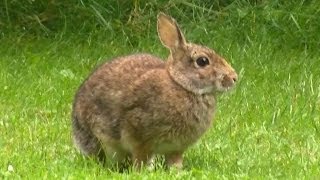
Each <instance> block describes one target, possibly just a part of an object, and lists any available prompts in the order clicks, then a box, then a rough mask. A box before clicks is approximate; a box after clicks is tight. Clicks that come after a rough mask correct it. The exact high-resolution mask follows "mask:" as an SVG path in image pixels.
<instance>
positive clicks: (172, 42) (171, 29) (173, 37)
mask: <svg viewBox="0 0 320 180" xmlns="http://www.w3.org/2000/svg"><path fill="white" fill-rule="evenodd" d="M158 35H159V38H160V40H161V42H162V44H163V45H164V46H166V47H167V48H169V49H170V50H171V51H175V50H177V49H179V48H183V47H184V46H185V45H186V40H185V38H184V36H183V34H182V32H181V30H180V28H179V26H178V24H177V23H176V21H175V20H174V19H173V18H171V17H170V16H168V15H165V14H164V13H159V14H158Z"/></svg>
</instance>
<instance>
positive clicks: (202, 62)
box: [196, 57, 209, 67]
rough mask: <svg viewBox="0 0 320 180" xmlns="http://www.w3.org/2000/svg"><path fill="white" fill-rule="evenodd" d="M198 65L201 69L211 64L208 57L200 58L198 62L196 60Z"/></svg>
mask: <svg viewBox="0 0 320 180" xmlns="http://www.w3.org/2000/svg"><path fill="white" fill-rule="evenodd" d="M196 63H197V65H198V66H199V67H205V66H206V65H208V64H209V59H208V58H206V57H199V58H198V59H197V60H196Z"/></svg>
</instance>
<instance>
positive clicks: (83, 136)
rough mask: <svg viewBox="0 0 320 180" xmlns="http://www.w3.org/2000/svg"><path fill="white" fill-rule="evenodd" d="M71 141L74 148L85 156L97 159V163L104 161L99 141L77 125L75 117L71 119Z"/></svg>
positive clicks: (77, 121) (88, 131)
mask: <svg viewBox="0 0 320 180" xmlns="http://www.w3.org/2000/svg"><path fill="white" fill-rule="evenodd" d="M72 119H73V120H72V128H73V141H74V144H75V145H76V147H77V148H78V149H79V150H80V152H82V153H83V154H85V155H86V156H91V157H98V159H99V161H102V162H103V161H105V153H104V151H103V149H102V147H101V144H100V142H99V140H98V139H97V138H96V137H95V136H94V135H93V134H92V133H91V132H90V130H88V129H87V128H84V127H83V126H81V124H80V123H79V120H78V118H77V116H73V118H72Z"/></svg>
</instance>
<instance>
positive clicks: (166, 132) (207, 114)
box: [72, 13, 238, 169]
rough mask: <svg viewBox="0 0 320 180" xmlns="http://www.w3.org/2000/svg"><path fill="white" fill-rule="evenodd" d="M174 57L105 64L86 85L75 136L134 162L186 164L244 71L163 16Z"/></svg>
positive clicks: (93, 151) (90, 151) (79, 143)
mask: <svg viewBox="0 0 320 180" xmlns="http://www.w3.org/2000/svg"><path fill="white" fill-rule="evenodd" d="M157 30H158V36H159V38H160V41H161V42H162V44H163V45H164V46H165V47H166V48H167V49H169V50H170V54H169V57H168V59H167V60H166V61H163V60H162V59H160V58H158V57H156V56H154V55H150V54H133V55H128V56H123V57H117V58H115V59H113V60H111V61H108V62H106V63H104V64H102V65H100V66H99V67H98V68H97V69H96V70H95V71H94V72H93V73H92V74H91V75H90V76H89V77H88V78H87V79H86V80H85V81H84V82H83V84H82V85H81V86H80V88H79V89H78V91H77V93H76V95H75V100H74V103H73V109H72V129H73V131H72V136H73V139H74V143H75V145H76V147H77V148H78V149H79V150H80V152H82V153H83V154H84V155H85V156H89V157H96V158H98V159H100V160H102V161H105V160H106V159H109V160H112V162H115V163H122V162H124V161H125V160H126V159H130V160H131V163H132V164H131V165H133V167H144V165H148V164H150V162H151V160H152V158H153V157H154V155H164V162H165V164H166V165H167V166H168V167H175V168H178V169H181V168H183V153H184V152H185V151H186V150H187V148H188V147H190V146H191V145H193V144H194V143H195V142H197V140H198V139H199V138H200V137H201V136H202V135H203V134H204V133H205V132H206V131H207V130H208V128H209V127H210V126H211V123H212V120H213V116H214V112H215V109H216V96H217V94H219V93H218V92H224V91H227V90H229V89H231V88H233V87H234V86H235V83H236V81H237V78H238V77H237V73H236V71H235V70H234V69H233V68H232V67H231V66H230V65H229V64H228V63H227V61H226V60H225V59H224V58H223V57H221V56H219V55H218V54H217V53H216V52H215V51H213V50H211V49H210V48H208V47H204V46H201V45H196V44H193V43H188V42H187V41H186V39H185V37H184V35H183V34H182V32H181V30H180V28H179V26H178V24H177V23H176V21H175V20H174V19H173V18H172V17H170V16H168V15H166V14H164V13H159V14H158V16H157Z"/></svg>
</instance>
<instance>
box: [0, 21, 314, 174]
mask: <svg viewBox="0 0 320 180" xmlns="http://www.w3.org/2000/svg"><path fill="white" fill-rule="evenodd" d="M292 22H293V24H294V21H292ZM296 22H297V23H298V21H296ZM151 25H153V26H155V22H152V23H151ZM153 26H151V27H152V28H153ZM294 26H295V25H294ZM189 27H193V28H194V29H191V28H190V29H189ZM209 27H212V26H210V25H208V24H206V23H204V22H203V21H202V22H201V23H200V24H197V22H196V21H195V22H191V23H187V22H184V23H182V29H183V30H184V31H185V32H186V36H187V39H189V40H190V41H192V42H197V43H202V44H205V45H208V46H209V47H212V48H214V49H216V51H217V52H219V53H220V54H221V55H223V56H224V57H225V58H226V59H228V61H229V62H230V63H231V64H232V66H233V67H234V68H235V69H236V71H237V72H238V74H239V82H238V83H237V86H236V88H235V89H234V90H232V91H230V92H228V93H225V94H223V95H220V96H219V97H218V98H217V99H218V100H217V101H218V104H217V105H218V109H217V113H216V116H215V119H214V123H213V126H212V127H211V129H210V130H209V131H208V132H207V133H206V134H205V136H203V137H202V138H201V139H200V140H199V142H198V143H197V144H195V145H194V146H193V147H192V148H190V149H189V150H188V151H187V152H186V154H185V162H184V165H185V168H184V169H183V170H182V171H179V172H177V171H175V170H165V169H164V168H162V167H160V168H157V170H153V171H148V170H143V171H142V172H135V171H133V172H132V171H129V172H124V173H119V172H117V171H115V170H111V169H109V168H108V167H103V166H101V165H100V164H98V163H96V162H95V161H93V160H90V159H87V158H85V157H83V156H82V155H81V154H80V153H78V152H77V150H76V149H75V148H74V146H73V144H72V140H71V115H70V112H71V105H72V101H73V96H74V94H75V91H76V90H77V88H78V87H79V85H80V84H81V82H82V81H83V80H84V79H85V78H86V77H87V76H88V74H89V73H90V72H91V71H92V70H93V69H94V67H96V66H97V65H99V64H101V63H103V62H104V61H106V60H109V59H111V58H112V57H116V56H118V55H125V54H130V53H136V52H149V53H152V54H155V55H157V56H159V57H162V58H164V59H165V58H166V56H167V55H168V52H167V50H166V49H165V48H164V47H162V46H161V43H160V41H159V40H157V37H156V34H155V30H154V29H151V30H146V31H148V33H147V36H145V37H144V36H143V35H140V36H138V37H137V38H136V39H135V41H134V42H131V41H130V42H129V43H128V37H127V36H125V35H124V33H119V34H116V36H115V35H112V37H109V38H108V36H107V35H108V34H102V35H101V36H99V32H93V33H92V34H90V33H89V34H86V35H83V34H81V35H79V34H75V35H73V34H68V33H60V34H59V33H58V35H56V36H49V37H47V36H44V35H32V34H31V35H30V34H23V33H21V34H19V33H18V34H17V33H3V34H2V36H1V45H0V58H1V59H0V159H1V160H0V178H1V179H95V178H96V179H105V178H110V179H111V178H112V179H124V178H125V179H170V178H178V179H239V178H241V179H242V178H243V179H249V178H250V179H251V178H254V179H260V178H263V179H274V178H275V179H279V178H280V179H281V178H283V179H317V178H319V177H320V79H319V77H320V53H319V50H318V49H317V48H312V47H311V48H303V47H302V46H291V45H292V44H294V42H295V41H293V40H292V39H290V37H291V36H282V38H288V39H289V40H288V39H284V41H281V42H280V40H279V42H277V41H275V39H276V37H272V36H271V37H269V36H268V34H267V35H266V34H264V33H263V32H258V34H256V36H248V37H253V38H252V39H249V40H248V39H247V40H242V39H241V38H239V37H235V36H234V35H235V30H233V29H236V27H235V26H231V25H228V26H226V27H224V28H223V29H220V30H212V31H209V30H208V28H209ZM215 27H217V26H215ZM301 29H302V30H303V27H302V28H301ZM228 30H229V31H228ZM249 31H250V30H243V32H248V33H250V32H249ZM219 32H220V35H217V33H219ZM228 32H230V34H231V35H230V36H228ZM308 33H309V32H304V34H306V36H309V35H310V34H308ZM60 35H61V36H60ZM292 36H294V35H292ZM306 36H303V37H304V38H306V39H307V40H310V39H313V38H319V35H313V36H312V35H310V37H311V38H309V37H306ZM208 37H213V39H209V38H208ZM104 38H105V39H104ZM129 38H130V37H129ZM308 38H309V39H308ZM285 40H288V44H286V41H285ZM318 40H319V39H318ZM275 43H276V44H275ZM290 43H291V44H290ZM308 43H309V42H307V44H308ZM310 44H312V43H310Z"/></svg>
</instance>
